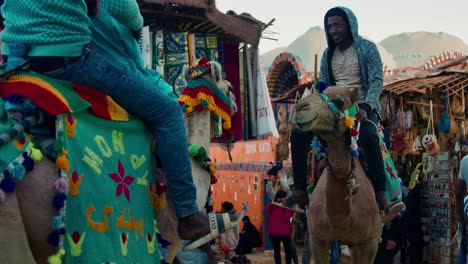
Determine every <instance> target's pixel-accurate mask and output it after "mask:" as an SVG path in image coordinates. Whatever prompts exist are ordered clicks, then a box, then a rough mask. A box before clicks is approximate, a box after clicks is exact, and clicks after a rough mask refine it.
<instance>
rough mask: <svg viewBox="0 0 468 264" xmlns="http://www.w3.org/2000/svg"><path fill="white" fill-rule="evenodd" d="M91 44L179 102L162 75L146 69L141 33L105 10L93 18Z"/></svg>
mask: <svg viewBox="0 0 468 264" xmlns="http://www.w3.org/2000/svg"><path fill="white" fill-rule="evenodd" d="M91 32H92V39H91V42H92V43H94V44H95V45H97V46H100V47H101V49H102V50H105V51H106V52H107V53H109V55H110V56H112V57H113V59H114V60H117V61H119V62H121V63H122V64H126V65H127V66H128V67H130V68H131V69H132V70H134V71H135V72H136V73H137V74H141V75H142V77H143V78H145V79H147V80H148V81H149V82H150V83H152V84H153V86H154V89H158V90H160V91H161V92H162V93H163V94H165V95H167V97H168V98H169V99H172V100H175V101H177V95H176V94H175V93H174V90H173V89H172V86H171V85H170V84H169V83H167V82H166V81H164V80H163V79H162V78H161V74H160V73H159V72H157V71H155V70H153V69H151V68H146V67H145V65H144V61H143V56H142V54H141V51H140V46H139V45H138V40H137V38H139V37H140V34H139V33H140V32H138V31H132V30H130V29H129V28H128V27H127V26H125V25H123V24H122V23H120V22H119V21H118V20H117V19H115V18H114V17H113V16H112V15H111V14H109V12H108V11H107V10H105V9H103V8H101V10H100V11H99V15H98V16H95V17H93V18H92V24H91Z"/></svg>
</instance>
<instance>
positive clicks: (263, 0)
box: [216, 0, 468, 53]
mask: <svg viewBox="0 0 468 264" xmlns="http://www.w3.org/2000/svg"><path fill="white" fill-rule="evenodd" d="M216 5H217V8H218V9H219V10H221V11H223V12H225V11H227V10H234V11H235V12H236V13H238V14H239V13H242V12H248V13H250V14H251V15H253V16H254V17H255V18H257V19H259V20H261V21H263V22H265V23H267V22H269V21H270V20H271V19H272V18H275V19H276V20H275V22H274V24H273V26H271V27H269V28H268V30H271V31H275V32H278V33H279V34H277V35H273V36H274V37H275V38H278V39H279V41H271V40H266V39H262V40H261V41H260V53H264V52H267V51H269V50H271V49H273V48H276V47H282V46H287V45H289V44H290V43H291V42H293V41H294V40H295V39H296V38H297V37H299V36H300V35H302V34H303V33H305V32H306V31H307V30H308V29H309V28H310V27H313V26H321V27H323V16H324V15H325V13H326V11H327V10H328V9H330V8H332V7H334V6H338V5H340V6H346V7H349V8H350V9H351V10H353V12H354V13H355V14H356V16H357V19H358V23H359V32H360V34H364V35H366V36H367V37H368V38H370V39H372V40H374V41H381V40H382V39H384V38H386V37H388V36H390V35H394V34H399V33H402V32H414V31H429V32H441V31H443V32H446V33H450V34H452V35H455V36H457V37H459V38H461V39H462V40H463V41H464V42H465V43H467V44H468V0H341V1H338V0H321V1H320V0H217V1H216Z"/></svg>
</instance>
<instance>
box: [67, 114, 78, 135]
mask: <svg viewBox="0 0 468 264" xmlns="http://www.w3.org/2000/svg"><path fill="white" fill-rule="evenodd" d="M76 122H77V120H76V119H73V124H71V123H70V121H69V120H68V118H65V134H66V135H67V137H68V138H74V137H75V127H76Z"/></svg>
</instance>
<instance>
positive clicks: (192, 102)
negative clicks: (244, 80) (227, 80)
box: [179, 78, 234, 142]
mask: <svg viewBox="0 0 468 264" xmlns="http://www.w3.org/2000/svg"><path fill="white" fill-rule="evenodd" d="M179 104H180V106H181V107H182V110H183V111H184V112H186V113H191V112H193V111H194V110H196V111H198V112H201V111H203V110H208V111H212V112H213V113H214V114H216V116H217V117H218V118H220V119H222V121H223V126H222V127H223V134H227V135H228V138H229V142H232V141H233V140H234V137H233V135H234V134H233V133H234V132H233V129H232V123H231V99H230V98H229V97H228V96H227V95H226V94H225V93H224V92H223V91H222V90H221V89H219V88H218V87H217V86H216V85H215V84H214V83H212V82H211V81H209V80H206V79H204V78H197V79H190V80H189V81H188V83H187V87H186V88H185V89H184V90H183V91H182V94H181V95H180V96H179Z"/></svg>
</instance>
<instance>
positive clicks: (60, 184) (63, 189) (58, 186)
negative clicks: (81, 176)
mask: <svg viewBox="0 0 468 264" xmlns="http://www.w3.org/2000/svg"><path fill="white" fill-rule="evenodd" d="M54 185H55V190H56V191H57V192H59V193H67V192H68V180H67V179H65V178H60V179H57V180H56V181H55V183H54Z"/></svg>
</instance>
